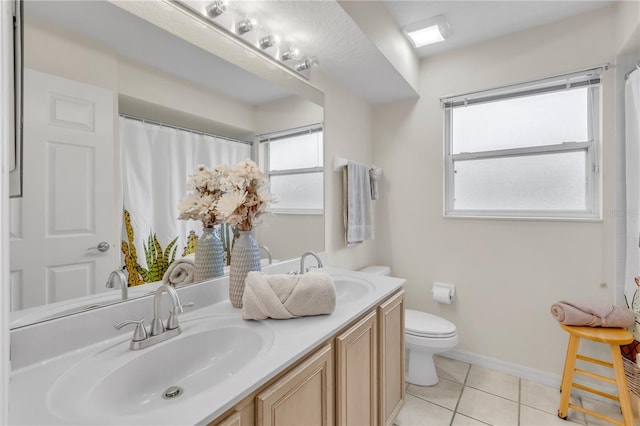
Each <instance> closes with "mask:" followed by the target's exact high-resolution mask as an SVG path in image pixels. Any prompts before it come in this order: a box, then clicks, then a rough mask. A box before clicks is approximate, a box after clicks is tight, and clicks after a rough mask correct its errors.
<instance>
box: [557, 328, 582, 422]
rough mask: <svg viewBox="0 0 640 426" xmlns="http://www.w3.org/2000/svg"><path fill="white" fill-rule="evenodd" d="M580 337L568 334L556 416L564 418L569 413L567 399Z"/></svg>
mask: <svg viewBox="0 0 640 426" xmlns="http://www.w3.org/2000/svg"><path fill="white" fill-rule="evenodd" d="M579 344H580V338H579V337H577V336H574V335H573V334H569V344H568V345H567V355H566V357H565V359H564V371H563V372H562V384H561V385H560V391H561V392H562V393H561V395H560V408H558V417H560V418H561V419H566V418H567V416H568V415H569V413H568V411H569V400H570V398H571V384H572V383H573V372H574V370H575V368H576V355H578V345H579Z"/></svg>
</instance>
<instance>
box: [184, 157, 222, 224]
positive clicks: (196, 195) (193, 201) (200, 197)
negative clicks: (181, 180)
mask: <svg viewBox="0 0 640 426" xmlns="http://www.w3.org/2000/svg"><path fill="white" fill-rule="evenodd" d="M221 177H222V168H221V167H216V168H214V169H209V168H207V167H205V166H203V165H199V166H198V171H197V172H196V173H195V174H194V175H191V176H190V177H189V180H188V181H187V189H188V190H190V191H191V192H190V193H189V194H188V195H187V196H186V197H185V198H183V199H182V200H180V202H179V203H178V219H182V220H189V219H193V220H201V221H202V225H203V226H204V227H205V228H211V227H213V226H214V225H217V224H219V223H222V216H221V215H220V213H219V212H218V209H217V204H218V202H219V200H220V198H221V197H222V190H221V189H220V181H221Z"/></svg>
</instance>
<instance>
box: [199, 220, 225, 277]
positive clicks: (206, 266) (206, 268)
mask: <svg viewBox="0 0 640 426" xmlns="http://www.w3.org/2000/svg"><path fill="white" fill-rule="evenodd" d="M224 255H225V254H224V248H223V247H222V241H221V240H220V235H219V234H218V232H217V230H216V228H215V227H210V228H203V229H202V235H201V236H200V238H199V239H198V245H197V246H196V255H195V272H194V279H195V281H196V282H197V281H203V280H208V279H210V278H215V277H221V276H222V275H224V264H225V261H224Z"/></svg>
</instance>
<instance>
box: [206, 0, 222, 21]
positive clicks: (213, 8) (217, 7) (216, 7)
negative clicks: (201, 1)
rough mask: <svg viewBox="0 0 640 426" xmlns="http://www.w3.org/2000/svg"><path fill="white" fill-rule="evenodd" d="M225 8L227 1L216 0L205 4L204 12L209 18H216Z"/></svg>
mask: <svg viewBox="0 0 640 426" xmlns="http://www.w3.org/2000/svg"><path fill="white" fill-rule="evenodd" d="M225 10H227V2H226V1H225V0H216V1H214V2H213V3H211V4H209V5H208V6H207V9H206V12H207V16H208V17H209V18H217V17H218V16H220V15H222V14H223V13H224V11H225Z"/></svg>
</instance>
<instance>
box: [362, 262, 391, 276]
mask: <svg viewBox="0 0 640 426" xmlns="http://www.w3.org/2000/svg"><path fill="white" fill-rule="evenodd" d="M360 272H366V273H367V274H372V275H385V276H387V277H388V276H391V268H389V267H388V266H382V265H371V266H367V267H366V268H362V269H360Z"/></svg>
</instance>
